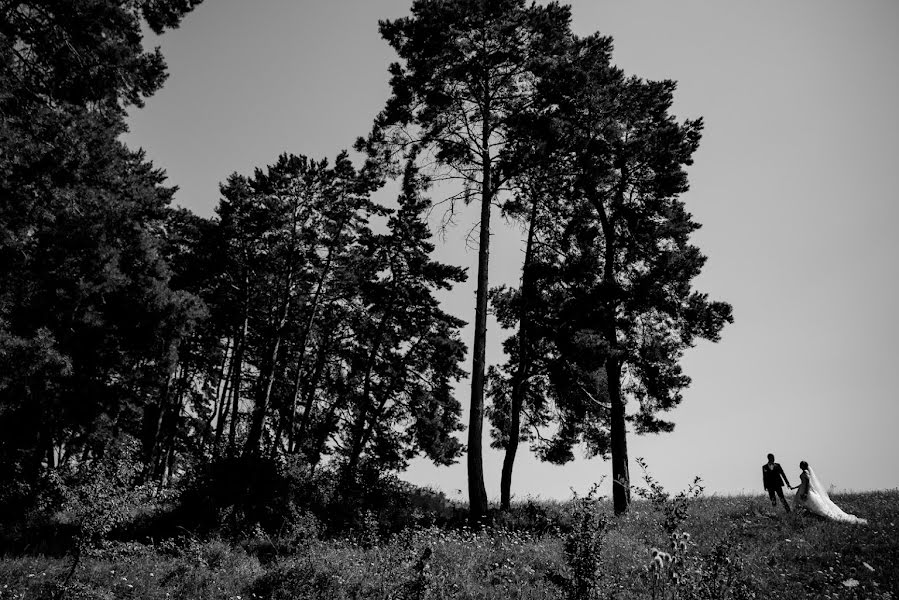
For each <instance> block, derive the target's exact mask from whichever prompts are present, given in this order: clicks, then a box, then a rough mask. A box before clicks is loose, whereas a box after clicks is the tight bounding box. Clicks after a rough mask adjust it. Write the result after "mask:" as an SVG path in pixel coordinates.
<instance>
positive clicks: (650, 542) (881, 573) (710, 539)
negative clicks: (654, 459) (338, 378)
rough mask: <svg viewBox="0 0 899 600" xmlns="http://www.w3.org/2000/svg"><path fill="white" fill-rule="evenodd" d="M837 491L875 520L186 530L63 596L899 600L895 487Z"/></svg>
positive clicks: (52, 572) (14, 561)
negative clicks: (385, 534)
mask: <svg viewBox="0 0 899 600" xmlns="http://www.w3.org/2000/svg"><path fill="white" fill-rule="evenodd" d="M834 499H835V501H836V502H837V503H838V504H839V505H840V506H842V507H843V508H844V509H845V510H847V511H848V512H852V513H855V514H857V515H859V516H863V517H865V518H867V519H868V520H869V521H870V524H869V525H868V526H852V525H845V524H839V523H831V522H826V521H822V520H820V519H818V518H816V517H814V516H811V515H809V514H807V513H806V514H795V513H794V514H790V515H787V514H785V513H784V512H783V509H782V508H778V509H773V508H772V507H771V506H770V504H769V503H768V501H767V498H762V497H760V496H740V497H707V498H702V497H700V498H697V499H693V500H683V501H682V502H681V505H682V507H683V506H685V507H686V509H687V511H686V514H682V513H679V512H677V510H676V509H677V501H676V500H675V499H671V498H669V499H667V500H664V499H659V498H656V499H655V501H651V500H642V501H638V502H636V503H635V505H634V507H633V510H632V511H631V512H630V514H628V515H627V516H626V517H624V518H621V519H616V518H614V517H613V516H611V514H610V510H611V507H610V506H609V505H608V504H609V503H608V502H607V501H603V500H599V501H595V502H591V501H590V500H589V499H587V500H585V499H581V500H580V501H575V502H568V503H560V504H552V503H542V504H537V503H525V504H521V505H519V506H517V507H516V508H515V510H514V511H513V513H512V514H511V515H505V516H500V517H498V518H497V519H496V523H495V525H494V526H493V527H491V528H487V529H485V530H484V531H481V532H473V531H471V530H468V529H467V528H464V527H463V528H438V527H435V526H427V525H426V522H427V518H426V516H425V517H424V518H422V520H421V522H420V523H419V524H418V525H414V526H410V527H409V528H408V529H406V530H405V531H402V532H401V533H399V534H396V535H393V536H390V537H389V538H388V539H381V538H380V537H379V536H378V533H377V529H378V528H377V523H376V522H370V523H369V526H368V527H361V528H360V529H359V530H358V531H356V532H355V533H354V534H353V535H351V536H347V537H343V538H340V539H329V540H322V539H318V538H317V537H316V535H315V526H314V523H310V524H308V526H303V527H299V528H297V529H296V530H295V531H294V532H292V533H291V534H290V535H285V536H282V537H277V538H274V539H273V538H270V537H268V536H266V535H264V534H259V535H258V536H251V537H249V538H247V539H244V540H241V541H232V542H225V541H223V540H220V539H211V540H203V541H201V540H197V539H195V538H194V537H192V536H191V535H190V534H189V532H186V531H185V534H184V535H183V536H181V537H180V538H177V539H172V540H166V541H163V542H157V543H155V544H149V543H136V542H118V543H108V544H106V545H105V546H104V547H102V548H99V549H95V550H92V551H91V552H89V553H88V554H87V555H86V556H84V557H83V558H82V560H81V563H80V566H79V568H78V569H77V570H76V572H75V573H74V575H73V576H72V578H71V580H70V582H69V585H68V591H67V595H66V597H67V598H70V599H74V598H85V599H86V598H148V599H159V600H164V599H165V600H168V599H173V598H185V599H188V598H189V599H203V598H239V599H241V600H245V599H249V598H272V599H289V598H290V599H292V598H297V599H299V598H321V599H341V598H385V599H386V598H497V599H503V600H509V599H515V598H564V597H569V598H594V597H595V598H653V597H656V598H662V597H678V598H728V597H733V598H785V599H795V598H884V599H886V598H899V529H897V523H899V491H896V490H894V491H887V492H871V493H863V494H844V495H839V496H836V497H835V498H834ZM666 509H667V512H666ZM666 515H667V517H666ZM669 532H672V533H674V534H675V537H676V541H677V544H676V547H674V546H672V543H671V536H670V535H669ZM684 533H686V534H687V535H686V536H685V535H684ZM653 548H655V549H657V551H658V552H659V553H660V554H659V558H657V559H654V558H653ZM665 553H667V554H668V555H670V560H669V558H668V557H667V556H666V555H665ZM71 564H72V561H71V557H47V556H40V555H23V556H6V557H4V558H3V559H2V560H0V599H7V598H47V597H51V596H54V595H56V594H58V592H60V591H61V586H60V583H61V582H62V581H64V580H65V578H66V576H67V574H68V572H69V570H70V565H71ZM675 594H676V596H675Z"/></svg>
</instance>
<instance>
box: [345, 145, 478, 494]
mask: <svg viewBox="0 0 899 600" xmlns="http://www.w3.org/2000/svg"><path fill="white" fill-rule="evenodd" d="M425 183H426V182H425V181H423V180H422V178H421V177H420V176H419V174H418V172H417V170H416V169H415V167H414V165H413V164H412V162H411V161H410V162H409V163H408V164H407V166H406V170H405V173H404V177H403V188H402V193H401V194H400V197H399V199H398V203H399V208H398V209H397V210H396V212H394V213H393V214H392V215H391V216H390V218H389V220H388V223H387V227H388V232H387V233H386V234H381V235H374V234H372V235H368V236H365V239H363V240H362V262H361V264H360V265H359V266H364V267H366V268H365V270H364V272H367V273H369V274H370V276H369V277H366V278H364V279H362V280H360V282H359V284H360V287H359V302H360V304H361V306H363V307H364V310H361V311H357V312H356V313H355V316H354V318H353V320H352V321H351V326H352V327H353V329H354V336H353V337H354V339H355V340H357V346H356V350H355V352H354V353H353V355H352V356H351V357H350V363H349V365H348V367H349V369H348V372H349V377H348V378H349V380H350V381H351V382H352V388H353V390H354V392H353V393H352V394H351V395H352V396H353V397H354V398H355V402H353V403H352V404H351V405H350V406H349V407H348V408H349V411H348V415H347V418H346V419H343V421H345V422H347V423H350V424H351V425H350V426H349V427H348V428H346V429H345V430H344V432H343V436H342V439H343V443H342V448H343V453H344V454H345V455H346V457H347V463H346V474H347V477H348V478H349V479H352V478H353V477H354V476H355V474H356V469H357V467H358V465H359V461H360V458H361V456H362V453H363V451H365V450H366V449H367V448H371V450H370V452H371V454H372V455H373V458H374V459H375V464H376V465H377V466H378V469H379V470H383V469H398V468H402V467H404V466H405V464H406V461H407V460H408V459H409V458H411V457H413V456H415V455H416V454H418V453H419V452H421V453H424V454H425V455H426V456H427V457H428V458H430V459H431V460H433V461H434V462H435V463H437V464H451V463H452V462H454V461H455V459H456V457H457V456H458V455H459V454H460V452H461V445H460V444H459V442H458V441H457V440H456V439H455V437H453V433H454V432H455V431H457V430H458V429H461V426H460V425H459V416H460V413H461V407H460V404H459V402H458V401H457V400H456V399H455V397H454V396H453V384H454V383H455V382H456V381H457V380H458V379H459V378H460V376H461V375H462V374H463V371H462V370H461V368H460V367H459V364H458V363H459V362H460V361H461V360H462V359H463V357H464V353H465V346H464V344H463V343H462V342H461V341H459V339H458V338H459V333H458V330H459V328H460V327H461V326H462V325H463V323H462V322H461V321H460V320H458V319H456V318H454V317H452V316H450V315H448V314H447V313H445V312H444V311H442V310H441V309H440V308H439V304H438V302H437V299H436V298H435V297H434V292H435V291H436V290H439V289H449V288H450V287H451V286H452V285H453V283H455V282H459V281H464V279H465V273H464V271H463V270H462V269H460V268H459V267H453V266H450V265H445V264H442V263H439V262H436V261H433V260H431V258H430V254H431V252H433V250H434V246H433V244H432V243H431V241H430V237H431V233H430V231H429V230H428V225H427V222H426V220H425V215H426V213H427V211H428V209H429V208H430V201H429V200H428V199H427V198H425V197H423V196H422V195H421V193H420V192H421V188H422V187H423V186H424V185H425Z"/></svg>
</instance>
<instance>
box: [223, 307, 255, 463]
mask: <svg viewBox="0 0 899 600" xmlns="http://www.w3.org/2000/svg"><path fill="white" fill-rule="evenodd" d="M248 308H249V307H248V306H247V304H246V299H245V301H244V313H243V324H242V325H241V328H240V330H239V331H238V332H237V335H235V337H234V359H233V360H232V361H231V371H232V374H233V377H234V381H233V383H232V384H231V422H230V424H229V428H228V456H229V457H231V456H234V455H235V454H236V450H237V422H238V420H239V418H240V384H241V379H242V377H243V354H244V347H245V346H246V340H247V330H248V328H249V321H250V318H249V314H248Z"/></svg>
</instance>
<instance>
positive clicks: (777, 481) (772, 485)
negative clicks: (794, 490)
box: [762, 463, 790, 512]
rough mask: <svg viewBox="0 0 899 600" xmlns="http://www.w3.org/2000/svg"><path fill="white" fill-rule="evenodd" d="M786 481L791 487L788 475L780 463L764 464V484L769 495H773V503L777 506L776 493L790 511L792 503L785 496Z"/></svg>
mask: <svg viewBox="0 0 899 600" xmlns="http://www.w3.org/2000/svg"><path fill="white" fill-rule="evenodd" d="M784 483H786V484H787V487H789V485H790V482H789V481H788V480H787V475H786V473H784V470H783V469H782V468H781V466H780V463H774V464H771V463H765V464H763V465H762V484H763V485H764V486H765V489H766V490H768V496H770V497H771V505H772V506H777V498H776V497H775V495H777V496H780V501H781V502H783V505H784V508H786V509H787V512H790V505H789V504H787V499H786V498H784V492H783V484H784Z"/></svg>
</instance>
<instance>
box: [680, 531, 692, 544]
mask: <svg viewBox="0 0 899 600" xmlns="http://www.w3.org/2000/svg"><path fill="white" fill-rule="evenodd" d="M680 535H681V537H682V538H684V539H685V540H686V541H688V542H689V541H690V534H689V533H687V532H686V531H685V532H683V533H682V534H680Z"/></svg>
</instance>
